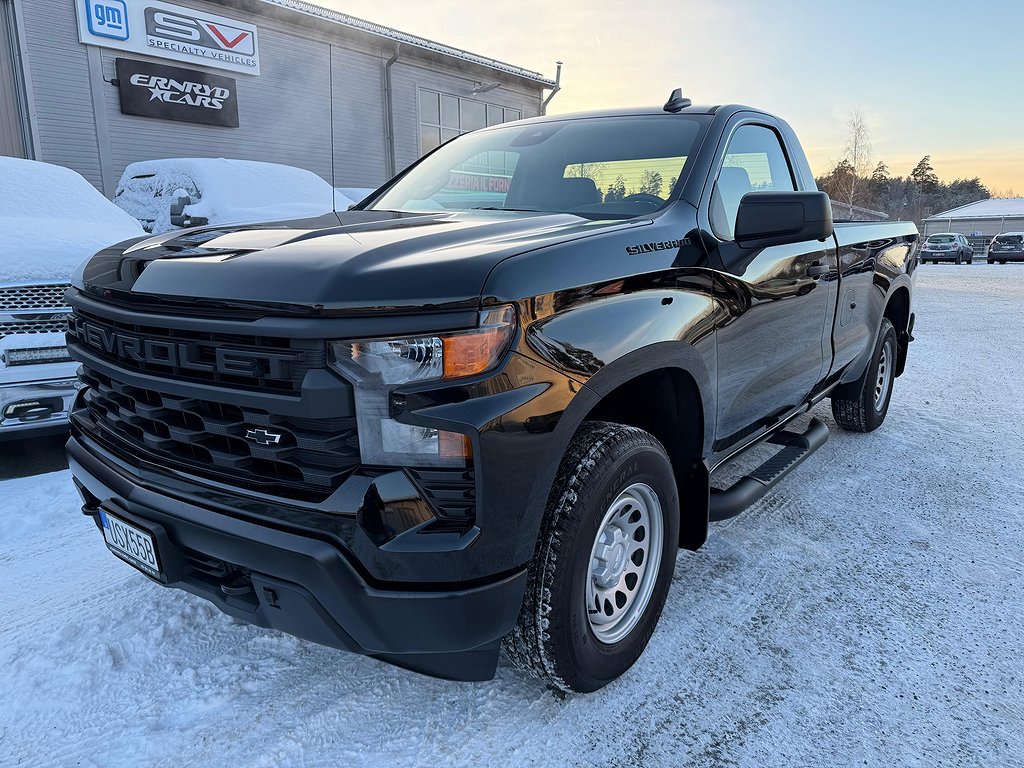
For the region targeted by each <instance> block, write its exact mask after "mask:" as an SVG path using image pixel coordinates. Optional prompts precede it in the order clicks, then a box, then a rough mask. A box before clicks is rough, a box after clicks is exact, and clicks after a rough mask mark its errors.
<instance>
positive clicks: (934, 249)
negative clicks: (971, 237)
mask: <svg viewBox="0 0 1024 768" xmlns="http://www.w3.org/2000/svg"><path fill="white" fill-rule="evenodd" d="M920 259H921V263H922V264H924V263H926V262H929V261H930V262H931V263H932V264H938V263H939V262H940V261H952V262H953V263H954V264H963V263H964V262H967V263H968V264H973V263H974V248H973V247H971V244H970V243H969V242H967V238H966V237H964V236H963V235H961V234H959V233H957V232H942V233H940V234H937V235H928V239H927V240H925V241H924V244H923V245H922V246H921V256H920Z"/></svg>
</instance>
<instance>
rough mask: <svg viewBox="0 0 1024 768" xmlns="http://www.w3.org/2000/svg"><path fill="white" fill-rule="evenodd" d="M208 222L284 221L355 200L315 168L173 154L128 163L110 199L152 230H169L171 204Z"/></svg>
mask: <svg viewBox="0 0 1024 768" xmlns="http://www.w3.org/2000/svg"><path fill="white" fill-rule="evenodd" d="M179 197H189V198H190V199H191V200H192V202H191V204H189V205H186V206H185V209H184V213H185V215H187V216H191V217H193V218H205V219H207V220H208V221H209V223H210V224H238V223H243V222H257V221H282V220H287V219H302V218H312V217H314V216H321V215H323V214H325V213H330V212H331V211H333V210H335V208H337V210H345V209H346V208H347V207H348V206H349V205H351V204H352V203H353V202H354V201H353V200H351V199H350V198H348V197H347V196H346V195H344V194H341V193H336V192H335V190H334V189H333V187H331V185H330V184H328V183H327V182H326V181H324V180H323V179H321V178H320V177H319V176H317V175H316V174H315V173H313V172H311V171H307V170H305V169H303V168H293V167H292V166H288V165H278V164H276V163H259V162H254V161H251V160H229V159H225V158H171V159H167V160H146V161H143V162H139V163H132V164H131V165H129V166H128V167H127V168H126V169H125V171H124V174H123V175H122V176H121V181H120V183H119V184H118V185H117V192H116V193H115V195H114V202H115V203H116V204H117V205H119V206H120V207H121V208H123V209H124V210H125V211H127V212H128V213H129V214H131V215H132V216H134V217H135V218H136V219H138V220H139V221H141V222H143V224H144V225H145V226H146V228H147V229H151V231H152V232H153V233H154V234H160V233H162V232H168V231H170V230H171V229H174V228H175V227H174V226H173V225H172V224H171V218H170V217H171V206H172V205H173V204H174V203H176V202H177V200H178V198H179Z"/></svg>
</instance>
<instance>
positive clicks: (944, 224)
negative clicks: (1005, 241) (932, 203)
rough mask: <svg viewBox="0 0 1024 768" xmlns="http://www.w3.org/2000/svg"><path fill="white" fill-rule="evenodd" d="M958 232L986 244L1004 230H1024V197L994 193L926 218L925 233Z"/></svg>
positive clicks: (923, 232)
mask: <svg viewBox="0 0 1024 768" xmlns="http://www.w3.org/2000/svg"><path fill="white" fill-rule="evenodd" d="M939 232H959V233H960V234H961V235H967V236H968V239H970V238H971V237H976V238H979V239H980V240H982V241H983V244H987V242H988V241H989V240H991V239H992V238H993V237H994V236H995V235H998V234H1001V233H1003V232H1024V197H994V198H990V199H988V200H979V201H977V202H975V203H969V204H968V205H961V206H960V207H959V208H954V209H952V210H950V211H943V212H942V213H937V214H935V215H934V216H929V217H928V218H927V219H925V220H924V227H923V229H922V234H924V235H934V234H937V233H939Z"/></svg>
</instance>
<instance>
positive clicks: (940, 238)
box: [928, 235, 956, 243]
mask: <svg viewBox="0 0 1024 768" xmlns="http://www.w3.org/2000/svg"><path fill="white" fill-rule="evenodd" d="M955 241H956V236H955V235H932V236H931V237H929V238H928V242H929V243H952V242H955Z"/></svg>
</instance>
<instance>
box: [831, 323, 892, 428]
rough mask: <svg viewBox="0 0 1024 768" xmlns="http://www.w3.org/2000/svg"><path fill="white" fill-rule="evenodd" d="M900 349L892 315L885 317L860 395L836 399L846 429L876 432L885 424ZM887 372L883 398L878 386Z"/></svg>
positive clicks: (835, 414) (837, 412)
mask: <svg viewBox="0 0 1024 768" xmlns="http://www.w3.org/2000/svg"><path fill="white" fill-rule="evenodd" d="M886 349H887V352H886V353H885V355H884V358H883V350H886ZM898 349H899V348H898V347H897V345H896V329H895V328H893V325H892V323H890V322H889V319H888V318H886V317H883V318H882V325H881V327H880V328H879V329H878V340H877V341H876V342H875V352H874V354H873V355H872V356H871V362H870V363H868V370H867V372H866V374H865V376H864V385H863V386H862V387H861V391H860V394H859V395H858V396H857V397H856V398H854V399H852V400H846V399H844V398H840V397H833V398H832V416H833V418H835V420H836V424H838V425H839V426H840V427H841V428H842V429H845V430H847V431H849V432H872V431H874V430H876V429H878V428H879V427H880V426H882V422H883V421H885V415H886V414H887V413H888V412H889V403H890V402H891V401H892V390H893V385H894V383H895V380H896V370H895V366H896V355H897V351H898ZM883 359H884V361H885V362H884V364H883ZM883 365H884V368H883ZM883 374H884V375H885V376H887V377H888V379H887V384H886V385H885V387H884V393H882V396H881V397H879V396H878V392H877V389H878V387H879V381H880V377H881V376H882V375H883Z"/></svg>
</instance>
